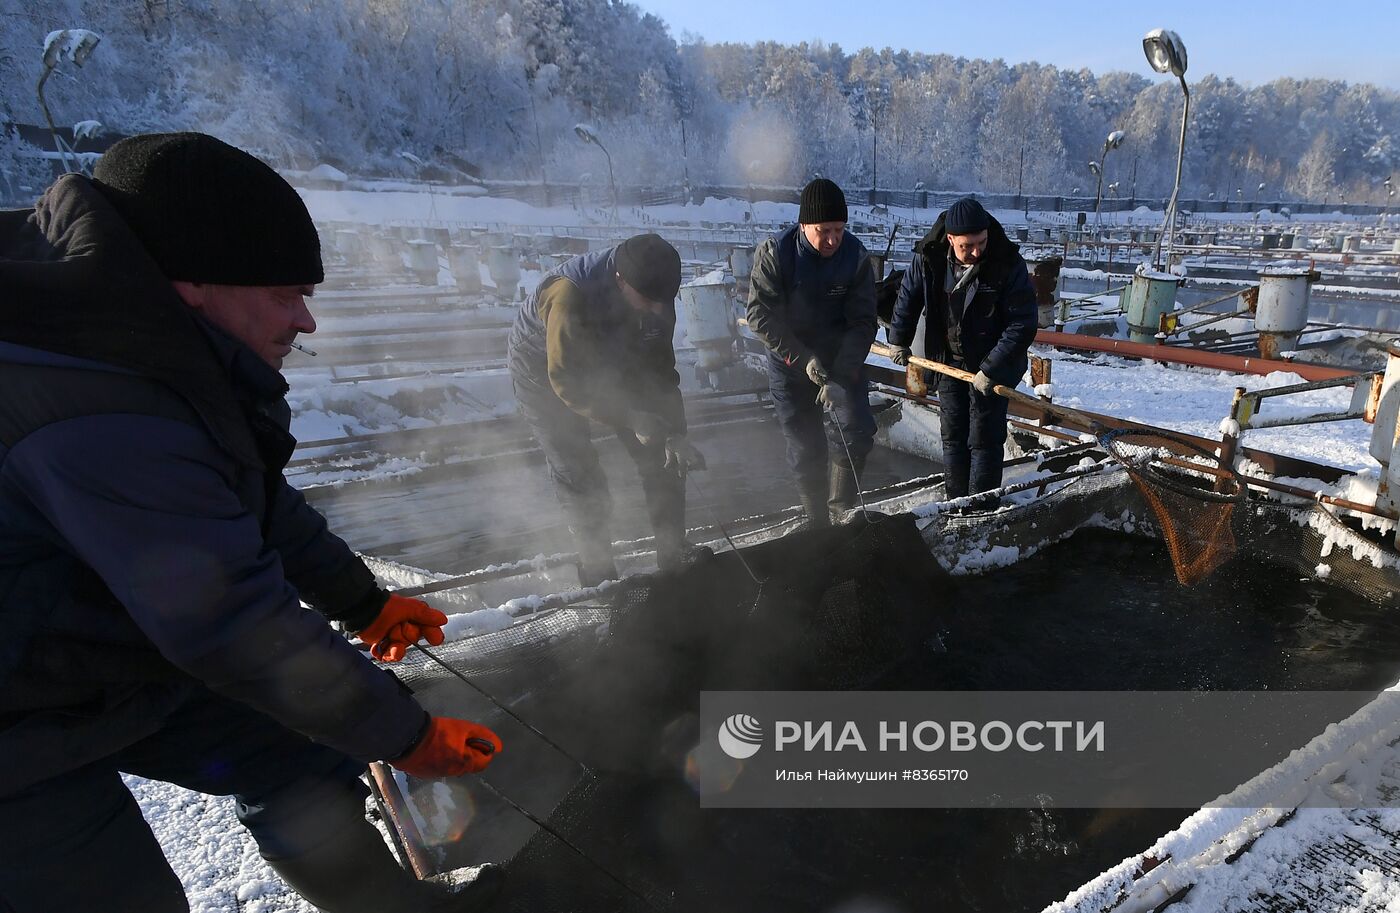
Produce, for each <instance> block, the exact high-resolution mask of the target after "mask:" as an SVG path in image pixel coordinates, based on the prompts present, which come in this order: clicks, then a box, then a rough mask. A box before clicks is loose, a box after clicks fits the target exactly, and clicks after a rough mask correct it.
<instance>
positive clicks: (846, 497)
mask: <svg viewBox="0 0 1400 913" xmlns="http://www.w3.org/2000/svg"><path fill="white" fill-rule="evenodd" d="M863 469H865V460H863V459H860V458H856V459H853V460H851V465H849V466H846V465H844V464H842V463H837V462H833V463H832V464H831V466H830V468H829V469H828V470H827V488H826V490H827V497H826V506H827V508H828V509H829V510H830V511H831V519H832V520H833V521H834V522H836V523H845V522H847V521H848V520H849V519H850V514H851V512H852V511H854V510H855V509H856V508H857V507H858V506H860V473H861V471H862V470H863Z"/></svg>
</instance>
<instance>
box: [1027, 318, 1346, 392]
mask: <svg viewBox="0 0 1400 913" xmlns="http://www.w3.org/2000/svg"><path fill="white" fill-rule="evenodd" d="M1035 341H1036V342H1038V343H1040V344H1041V345H1047V346H1054V347H1056V348H1061V349H1076V350H1079V351H1083V352H1109V353H1112V354H1115V355H1122V356H1125V357H1127V358H1144V359H1150V360H1152V361H1159V362H1163V363H1167V364H1181V365H1191V366H1193V367H1198V368H1215V369H1217V370H1220V371H1230V372H1233V373H1236V374H1261V375H1263V374H1272V373H1273V372H1274V371H1291V372H1293V373H1294V374H1298V375H1300V376H1302V377H1303V378H1305V379H1307V380H1331V379H1333V378H1336V377H1350V376H1353V375H1355V373H1356V372H1355V371H1349V370H1347V369H1346V368H1333V367H1328V366H1326V365H1312V364H1304V363H1299V362H1292V361H1277V360H1273V359H1267V358H1247V357H1243V356H1239V355H1223V354H1220V353H1218V352H1208V351H1203V350H1201V349H1188V348H1183V347H1179V346H1157V345H1151V344H1146V343H1136V342H1130V341H1128V340H1126V339H1107V338H1103V337H1098V336H1081V335H1079V334H1078V333H1056V332H1054V331H1053V330H1040V331H1039V332H1037V333H1036V334H1035Z"/></svg>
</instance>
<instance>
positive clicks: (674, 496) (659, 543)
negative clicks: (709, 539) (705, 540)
mask: <svg viewBox="0 0 1400 913" xmlns="http://www.w3.org/2000/svg"><path fill="white" fill-rule="evenodd" d="M642 487H643V493H644V494H645V495H646V502H647V516H648V517H649V518H650V519H651V531H652V534H653V535H654V536H655V537H656V568H657V570H659V571H662V572H667V571H678V570H680V569H682V568H684V567H688V566H690V565H691V564H694V563H695V562H696V561H699V560H702V559H703V558H707V557H709V556H711V555H713V554H714V552H713V551H712V550H710V549H709V548H708V547H706V546H704V545H695V544H694V543H692V542H689V541H687V539H686V538H685V479H684V478H683V477H680V476H676V475H674V474H673V473H669V472H668V473H665V474H664V475H662V474H658V475H657V476H656V477H653V478H651V479H648V480H644V481H643V486H642Z"/></svg>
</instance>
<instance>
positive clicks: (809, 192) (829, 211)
mask: <svg viewBox="0 0 1400 913" xmlns="http://www.w3.org/2000/svg"><path fill="white" fill-rule="evenodd" d="M797 221H798V222H801V223H802V224H803V225H816V224H817V223H819V222H845V221H846V195H845V194H844V193H842V192H841V188H840V187H837V186H836V182H835V181H828V180H827V179H826V178H817V179H816V180H814V181H812V182H811V183H809V184H808V185H807V186H806V187H803V188H802V205H801V206H799V207H798V209H797Z"/></svg>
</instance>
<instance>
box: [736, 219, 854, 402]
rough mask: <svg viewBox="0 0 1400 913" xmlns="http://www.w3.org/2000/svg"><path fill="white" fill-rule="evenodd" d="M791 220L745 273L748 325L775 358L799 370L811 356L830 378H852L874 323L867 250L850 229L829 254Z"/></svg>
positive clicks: (755, 256)
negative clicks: (807, 240)
mask: <svg viewBox="0 0 1400 913" xmlns="http://www.w3.org/2000/svg"><path fill="white" fill-rule="evenodd" d="M800 235H801V226H798V225H794V226H792V227H791V228H789V229H788V230H787V231H785V232H783V233H782V234H780V235H778V236H776V237H773V238H769V239H767V240H766V241H764V242H763V243H762V244H760V245H759V246H758V251H757V253H756V254H755V255H754V260H753V273H752V274H751V276H750V278H749V308H748V319H749V329H750V330H752V331H753V333H754V335H756V336H757V337H758V338H759V339H761V340H763V343H764V344H765V345H766V346H768V350H769V352H770V353H771V354H772V357H773V358H776V359H778V360H780V361H782V362H783V363H785V364H787V365H790V366H794V367H797V368H798V369H799V370H800V368H801V367H802V363H803V362H805V361H806V360H807V359H808V358H809V357H811V356H812V355H816V356H817V358H818V359H819V360H820V361H821V362H822V365H823V366H824V367H825V368H826V369H827V371H828V372H830V373H831V374H832V375H833V376H834V377H836V378H839V379H841V380H845V381H851V382H853V381H855V380H856V379H857V378H858V377H859V376H860V372H861V367H862V366H863V365H864V364H865V357H866V356H867V355H869V354H870V344H871V343H872V342H874V341H875V331H876V330H877V329H878V327H879V322H878V319H877V317H876V315H875V273H874V270H873V269H872V268H871V261H870V255H869V254H868V253H867V252H866V250H865V245H864V244H862V243H861V242H860V239H859V238H857V237H856V236H855V235H853V234H851V233H850V232H847V233H846V236H845V237H844V238H843V239H842V240H841V246H840V247H839V248H837V249H836V253H835V254H833V255H832V256H831V257H822V256H821V255H820V254H818V253H817V252H816V251H814V250H812V249H811V248H810V247H808V246H807V245H806V243H805V242H804V241H803V240H802V239H801V236H800Z"/></svg>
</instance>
